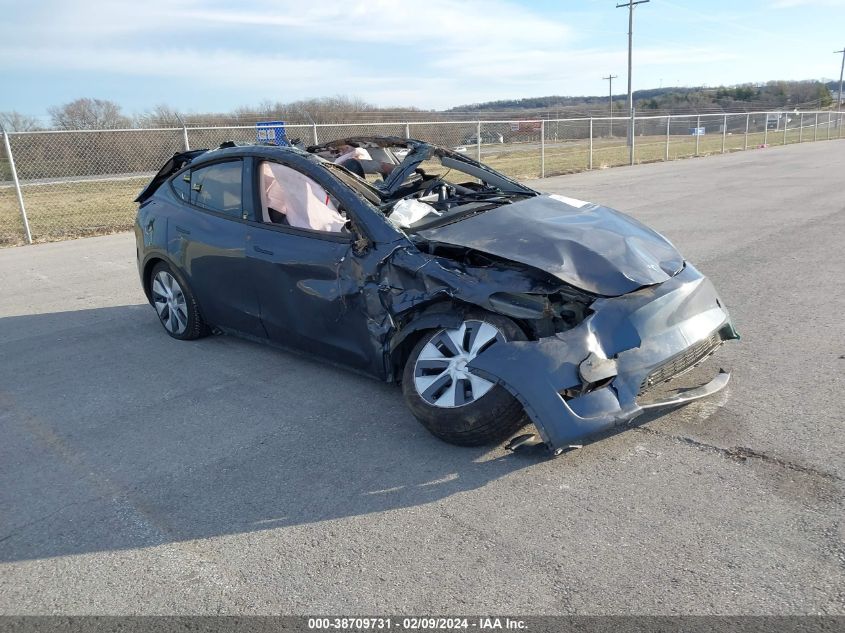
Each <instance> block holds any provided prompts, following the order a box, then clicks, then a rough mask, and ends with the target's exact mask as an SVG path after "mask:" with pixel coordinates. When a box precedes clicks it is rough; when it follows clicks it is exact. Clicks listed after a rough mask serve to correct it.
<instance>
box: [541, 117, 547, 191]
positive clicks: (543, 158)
mask: <svg viewBox="0 0 845 633" xmlns="http://www.w3.org/2000/svg"><path fill="white" fill-rule="evenodd" d="M545 177H546V120H545V119H543V120H542V121H540V178H545Z"/></svg>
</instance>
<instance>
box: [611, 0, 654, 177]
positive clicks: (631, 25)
mask: <svg viewBox="0 0 845 633" xmlns="http://www.w3.org/2000/svg"><path fill="white" fill-rule="evenodd" d="M649 1H650V0H637V2H634V0H628V2H627V3H625V4H617V5H616V8H617V9H621V8H622V7H628V114H629V116H630V117H631V121H630V123H629V124H628V146H629V147H630V149H631V164H632V165H633V164H634V92H633V90H632V88H631V86H632V85H633V84H632V83H631V67H632V63H631V52H632V49H633V42H634V7H635V6H637V5H638V4H645V3H647V2H649Z"/></svg>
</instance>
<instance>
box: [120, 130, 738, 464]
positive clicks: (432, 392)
mask: <svg viewBox="0 0 845 633" xmlns="http://www.w3.org/2000/svg"><path fill="white" fill-rule="evenodd" d="M137 202H138V203H139V208H138V214H137V221H136V225H135V235H136V243H137V257H138V270H139V273H140V276H141V283H142V284H143V288H144V292H145V293H146V296H147V297H148V299H149V301H150V303H151V304H152V306H153V307H154V308H155V310H156V313H157V315H158V317H159V320H160V321H161V324H162V325H163V327H164V329H165V331H166V332H167V333H168V334H169V335H170V336H172V337H173V338H176V339H182V340H187V339H196V338H199V337H201V336H203V335H206V334H209V333H211V332H221V333H232V334H237V335H240V336H245V337H248V338H252V339H256V340H261V341H266V342H269V343H271V344H274V345H277V346H280V347H283V348H290V349H295V350H299V351H303V352H306V353H308V354H314V355H317V356H321V357H323V358H325V359H327V360H329V361H331V362H334V363H337V364H341V365H344V366H347V367H350V368H352V369H354V370H357V371H359V372H363V373H366V374H368V375H371V376H374V377H376V378H378V379H381V380H385V381H389V382H397V383H401V386H402V393H403V395H404V397H405V400H406V402H407V404H408V407H409V408H410V410H411V411H412V412H413V414H414V416H415V417H416V418H417V419H418V420H419V421H420V422H421V423H422V424H423V425H424V426H425V427H426V428H427V429H428V430H429V431H431V432H432V433H433V434H434V435H436V436H437V437H439V438H441V439H443V440H445V441H447V442H451V443H454V444H460V445H479V444H487V443H492V442H499V441H503V440H506V439H508V438H512V437H513V436H514V435H515V434H516V433H518V432H519V431H520V429H521V428H522V427H523V426H525V425H526V424H528V423H529V422H533V423H534V425H535V427H536V429H537V433H538V434H539V437H536V435H535V434H533V433H525V434H523V435H519V436H518V437H516V438H514V439H512V440H511V442H510V443H509V447H510V448H517V447H519V446H524V445H529V444H539V443H542V444H544V445H545V446H546V447H547V448H548V449H549V450H550V451H552V452H553V453H555V454H557V453H560V452H561V451H562V450H564V449H566V448H567V447H571V446H576V445H580V444H582V443H583V442H584V440H585V438H587V437H589V436H591V435H594V434H596V433H599V432H602V431H604V430H606V429H608V428H610V427H612V426H614V425H617V424H619V423H621V422H625V421H630V420H632V419H633V418H635V417H636V416H638V415H640V414H641V413H643V411H645V410H647V409H650V408H658V407H665V406H675V405H678V404H682V403H685V402H689V401H691V400H695V399H698V398H701V397H704V396H707V395H710V394H712V393H714V392H716V391H718V390H720V389H722V388H723V387H724V386H725V385H726V384H727V383H728V380H729V377H730V375H729V374H728V373H726V372H724V371H722V370H719V371H718V372H714V374H713V375H709V376H708V377H707V379H706V380H704V381H703V384H698V385H693V386H687V385H684V388H682V389H676V390H675V391H674V392H667V391H666V390H665V389H664V390H663V391H664V392H665V393H660V395H659V396H656V395H655V394H657V393H658V391H659V388H660V387H665V385H666V383H667V382H668V381H672V380H673V379H675V378H677V377H678V376H680V375H682V374H684V373H685V372H688V371H689V370H691V369H692V368H693V367H696V366H699V365H700V364H701V363H702V361H704V360H705V359H706V358H708V357H709V356H710V355H711V354H712V353H713V352H714V351H716V349H717V348H718V347H719V346H720V345H721V344H722V343H723V342H724V341H728V340H731V339H736V338H738V335H737V333H736V331H735V329H734V327H733V325H732V323H731V319H730V316H729V315H728V311H727V309H726V308H725V306H724V305H723V303H722V301H721V299H720V298H719V296H718V294H717V293H716V291H715V289H714V288H713V285H712V284H711V282H710V281H709V280H708V279H707V278H706V277H704V276H703V275H702V274H701V273H700V272H699V271H698V270H696V269H695V267H693V266H692V265H691V264H690V263H688V262H685V261H684V259H683V257H682V256H681V255H680V254H679V253H678V251H677V250H676V249H675V248H674V247H673V246H672V244H671V243H669V241H667V240H666V239H665V238H664V237H662V236H661V235H659V234H658V233H656V232H655V231H652V230H651V229H649V228H647V227H645V226H643V225H642V224H640V223H639V222H637V221H636V220H634V219H632V218H630V217H628V216H626V215H624V214H622V213H619V212H616V211H613V210H611V209H608V208H606V207H602V206H599V205H596V204H592V203H587V202H582V201H578V200H574V199H570V198H566V197H563V196H557V195H546V194H541V193H539V192H537V191H534V190H533V189H531V188H529V187H527V186H525V185H523V184H520V183H519V182H516V181H514V180H513V179H511V178H508V177H507V176H504V175H502V174H500V173H498V172H496V171H494V170H493V169H491V168H489V167H487V166H485V165H483V164H481V163H479V162H477V161H475V160H472V159H471V158H469V157H467V156H466V155H464V154H459V153H456V152H453V151H451V150H448V149H445V148H441V147H437V146H434V145H431V144H428V143H424V142H421V141H415V140H411V139H401V138H392V137H388V138H383V137H366V138H351V139H342V140H338V141H334V142H332V143H327V144H323V145H319V146H313V147H308V148H296V147H277V146H267V145H249V146H236V145H235V144H233V143H225V144H224V145H223V146H221V147H220V148H218V149H214V150H196V151H192V152H184V153H181V154H176V155H175V156H174V157H173V158H172V159H171V160H169V161H168V162H167V163H166V164H165V165H164V166H163V167H162V169H161V171H159V173H158V174H157V175H156V176H155V177H154V178H153V180H152V182H151V183H150V184H149V185H148V186H147V187H146V188H145V189H144V190H143V191H142V192H141V194H140V195H139V196H138V198H137ZM675 384H677V383H675Z"/></svg>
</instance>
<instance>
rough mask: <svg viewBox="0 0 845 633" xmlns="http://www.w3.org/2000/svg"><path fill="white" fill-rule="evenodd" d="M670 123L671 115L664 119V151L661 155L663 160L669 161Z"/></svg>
mask: <svg viewBox="0 0 845 633" xmlns="http://www.w3.org/2000/svg"><path fill="white" fill-rule="evenodd" d="M671 122H672V115H671V114H670V115H668V116H667V117H666V151H665V152H664V154H663V160H669V124H670V123H671Z"/></svg>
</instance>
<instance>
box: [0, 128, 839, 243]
mask: <svg viewBox="0 0 845 633" xmlns="http://www.w3.org/2000/svg"><path fill="white" fill-rule="evenodd" d="M799 136H801V133H800V132H799V130H797V129H796V130H789V131H788V132H787V137H786V143H787V144H791V143H797V142H799ZM834 136H835V131H834V134H832V135H831V137H832V138H833V137H834ZM764 138H765V140H766V141H767V143H768V145H770V146H774V145H782V144H783V143H784V134H783V132H782V131H770V132H769V133H768V134H764V133H762V132H757V133H752V134H749V135H748V148H749V149H753V148H756V147H759V146H760V145H762V144H763V141H764ZM826 138H827V130H826V129H824V128H820V129H819V130H818V139H819V140H824V139H826ZM812 140H813V129H812V128H805V129H804V132H803V141H804V142H808V141H812ZM744 147H745V135H743V134H738V135H728V136H727V137H726V138H725V151H726V152H733V151H739V150H742V149H744ZM485 149H487V150H489V149H490V146H487V147H486V148H485ZM501 149H502V151H501V152H495V153H487V154H484V155H483V156H482V160H483V161H484V162H486V163H487V164H489V165H490V166H491V167H493V168H495V169H498V170H499V171H501V172H503V173H505V174H508V175H510V176H513V177H516V178H537V177H539V176H540V150H539V148H537V147H536V146H532V147H531V148H530V149H529V148H526V149H521V148H519V146H514V145H510V146H503V147H502V148H501ZM469 150H470V151H469V154H470V155H471V156H474V155H475V153H474V151H473V148H469ZM721 151H722V136H721V135H720V134H711V135H707V136H702V137H699V138H698V152H697V155H699V156H707V155H711V154H718V153H721ZM665 153H666V137H665V136H642V137H637V143H636V157H635V162H636V163H648V162H655V161H662V160H664V159H665ZM545 154H546V158H545V175H546V176H555V175H560V174H569V173H575V172H579V171H584V170H586V169H588V168H589V143H588V142H587V141H584V140H579V141H569V142H557V143H554V142H549V143H547V144H546V151H545ZM695 155H696V139H695V137H691V136H671V137H670V139H669V158H670V160H675V159H678V158H687V157H691V156H695ZM628 162H629V157H628V147H627V146H626V144H625V139H624V138H621V137H616V138H600V139H595V140H594V142H593V169H604V168H607V167H615V166H619V165H627V164H628ZM146 182H147V179H146V178H137V179H134V178H133V179H127V180H100V181H90V182H74V183H56V184H46V185H40V184H39V185H36V184H30V185H24V187H23V195H24V202H25V204H26V209H27V216H28V218H29V223H30V229H31V231H32V237H33V240H34V241H38V242H46V241H53V240H62V239H68V238H74V237H81V236H85V235H98V234H103V233H112V232H115V231H124V230H128V229H130V228H131V227H132V223H133V221H134V217H135V208H136V205H135V203H134V202H133V199H134V198H135V196H136V195H137V193H138V191H140V189H141V188H142V187H143V186H144V185H145V184H146ZM23 242H24V232H23V225H22V222H21V219H20V213H19V211H18V205H17V198H16V196H15V192H14V189H13V188H11V187H3V188H0V246H14V245H17V244H22V243H23Z"/></svg>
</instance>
